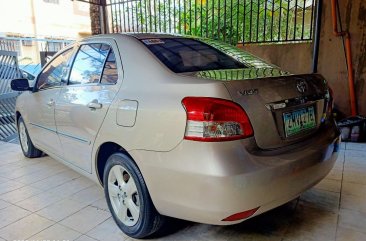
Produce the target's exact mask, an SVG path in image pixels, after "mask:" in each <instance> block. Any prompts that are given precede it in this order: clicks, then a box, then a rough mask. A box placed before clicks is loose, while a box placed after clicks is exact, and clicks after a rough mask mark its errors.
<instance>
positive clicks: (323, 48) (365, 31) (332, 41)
mask: <svg viewBox="0 0 366 241" xmlns="http://www.w3.org/2000/svg"><path fill="white" fill-rule="evenodd" d="M322 1H323V13H322V30H321V41H320V53H319V68H318V71H319V73H321V74H322V75H324V77H325V78H326V79H327V80H328V82H329V83H330V86H331V87H332V89H333V91H334V95H335V103H336V106H337V108H338V109H339V110H340V111H341V112H343V113H344V114H346V115H349V114H350V105H349V97H348V82H347V66H346V60H345V53H344V50H343V43H342V39H341V38H339V37H335V36H333V34H332V20H331V5H330V1H329V0H322ZM339 6H340V10H341V18H342V26H343V29H348V30H349V31H350V33H351V38H352V40H351V42H352V52H353V66H354V72H355V88H356V91H357V102H358V110H359V113H360V114H362V115H366V87H365V79H366V1H365V0H339ZM312 48H313V47H312V43H299V44H277V45H249V46H244V47H243V49H245V50H247V51H248V52H251V53H253V54H255V55H257V56H259V57H261V58H263V59H265V60H267V61H269V62H272V63H274V64H276V65H278V66H280V67H282V68H283V69H285V70H287V71H290V72H293V73H310V72H311V63H312Z"/></svg>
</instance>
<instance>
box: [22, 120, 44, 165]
mask: <svg viewBox="0 0 366 241" xmlns="http://www.w3.org/2000/svg"><path fill="white" fill-rule="evenodd" d="M18 135H19V141H20V146H21V148H22V151H23V154H24V156H26V157H28V158H36V157H40V156H42V151H40V150H38V149H37V148H36V147H35V146H34V145H33V142H32V141H31V139H30V138H29V134H28V130H27V127H26V126H25V124H24V120H23V117H19V119H18Z"/></svg>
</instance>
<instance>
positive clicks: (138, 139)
mask: <svg viewBox="0 0 366 241" xmlns="http://www.w3.org/2000/svg"><path fill="white" fill-rule="evenodd" d="M12 88H13V89H14V90H18V91H19V90H23V91H24V93H22V94H21V95H20V96H19V97H18V99H17V103H16V119H17V126H18V131H19V137H20V143H21V147H22V150H23V153H24V155H25V156H27V157H29V158H34V157H40V156H41V155H42V153H43V152H45V153H47V154H48V155H50V156H52V157H53V158H55V159H57V160H59V161H61V162H63V163H64V164H66V165H67V166H69V167H71V168H73V169H74V170H76V171H78V172H80V173H82V174H83V175H85V176H88V177H90V178H92V179H93V180H94V181H95V182H97V183H99V184H100V185H101V186H102V187H103V188H104V192H105V197H106V200H107V203H108V207H109V209H110V211H111V213H112V216H113V218H114V220H115V222H116V224H117V225H118V226H119V227H120V228H121V230H122V231H123V232H124V233H126V234H127V235H129V236H131V237H134V238H143V237H146V236H148V235H151V234H153V233H154V232H156V231H157V230H159V228H160V227H161V226H162V224H163V223H164V220H166V217H175V218H180V219H185V220H190V221H195V222H201V223H208V224H215V225H229V224H236V223H239V222H242V221H243V220H246V219H248V218H251V217H254V216H256V215H259V214H261V213H263V212H266V211H268V210H270V209H273V208H275V207H278V206H279V205H282V204H284V203H286V202H288V201H290V200H292V199H294V198H296V197H298V196H299V195H300V194H301V193H302V192H304V191H306V190H307V189H309V188H311V187H312V186H314V185H315V184H317V183H318V182H319V181H320V180H322V179H323V178H324V177H325V176H326V175H327V174H328V173H329V171H330V170H331V169H332V167H333V165H334V163H335V160H336V158H337V152H338V145H339V142H340V138H339V132H338V130H337V128H336V125H335V123H334V121H333V119H332V115H331V111H332V97H331V95H330V91H329V87H328V85H327V82H326V81H325V80H324V78H323V77H322V76H320V75H314V74H306V75H290V74H289V73H287V72H284V71H281V70H280V69H279V68H277V67H276V66H273V65H269V64H266V63H265V62H263V61H262V60H260V59H258V58H256V57H254V56H252V55H250V54H248V53H246V52H244V51H242V50H239V49H237V48H235V47H232V46H229V45H226V44H223V43H219V42H215V41H212V40H208V39H201V38H193V37H185V36H177V35H166V34H110V35H100V36H94V37H90V38H87V39H85V40H83V41H80V42H77V43H75V44H73V45H70V46H68V47H66V48H65V49H64V50H62V51H60V52H59V53H58V54H56V55H55V57H53V59H52V60H50V61H49V62H48V63H47V64H46V65H45V67H44V68H43V69H42V71H41V72H40V74H39V75H38V77H37V79H36V84H35V86H34V87H29V86H28V82H27V81H26V80H24V79H17V80H13V81H12Z"/></svg>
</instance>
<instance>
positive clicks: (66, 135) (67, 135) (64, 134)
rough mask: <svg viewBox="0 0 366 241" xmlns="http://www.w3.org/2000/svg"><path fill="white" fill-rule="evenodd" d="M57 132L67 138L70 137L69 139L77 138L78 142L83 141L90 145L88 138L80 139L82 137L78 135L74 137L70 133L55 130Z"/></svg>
mask: <svg viewBox="0 0 366 241" xmlns="http://www.w3.org/2000/svg"><path fill="white" fill-rule="evenodd" d="M57 133H58V134H60V135H61V136H65V137H68V138H71V139H74V140H77V141H80V142H83V143H86V144H88V145H90V141H88V140H85V139H82V138H79V137H76V136H72V135H69V134H66V133H62V132H59V131H58V132H57Z"/></svg>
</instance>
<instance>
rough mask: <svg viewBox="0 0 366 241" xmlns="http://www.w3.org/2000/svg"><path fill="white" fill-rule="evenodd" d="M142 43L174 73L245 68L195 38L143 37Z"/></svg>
mask: <svg viewBox="0 0 366 241" xmlns="http://www.w3.org/2000/svg"><path fill="white" fill-rule="evenodd" d="M141 41H142V43H144V44H145V46H146V47H147V48H148V49H149V50H150V51H151V52H152V53H153V54H154V55H155V56H156V57H157V58H158V59H159V60H160V61H161V62H163V63H164V64H165V65H166V66H167V67H168V68H169V69H170V70H172V71H173V72H175V73H183V72H196V71H204V70H216V69H241V68H246V67H247V66H245V65H244V64H243V63H241V62H239V61H237V60H235V59H234V58H232V57H231V56H229V55H227V54H225V53H223V52H221V51H220V50H218V49H216V48H214V47H212V46H210V45H208V44H206V43H203V42H201V41H199V40H196V39H189V38H162V39H156V38H155V39H143V40H141Z"/></svg>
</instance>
